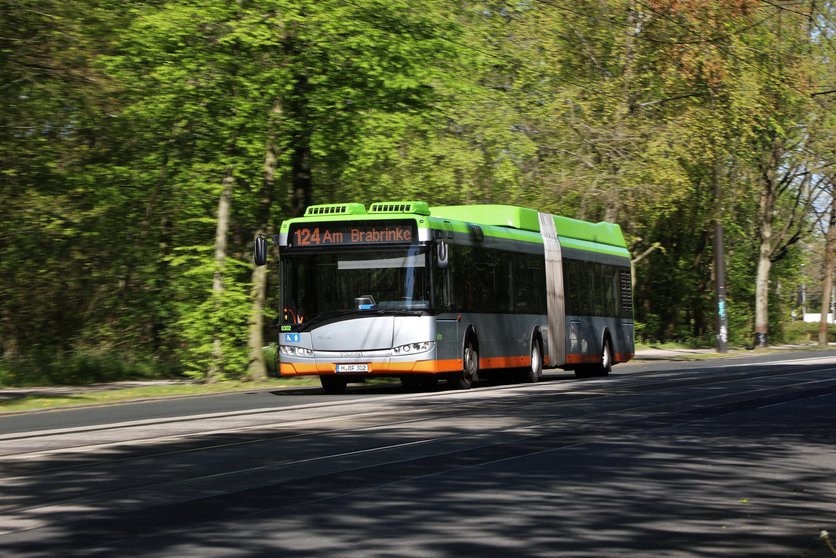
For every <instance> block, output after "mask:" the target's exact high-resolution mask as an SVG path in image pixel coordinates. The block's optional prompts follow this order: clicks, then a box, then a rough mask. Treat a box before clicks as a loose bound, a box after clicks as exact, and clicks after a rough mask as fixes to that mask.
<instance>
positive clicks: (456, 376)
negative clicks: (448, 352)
mask: <svg viewBox="0 0 836 558" xmlns="http://www.w3.org/2000/svg"><path fill="white" fill-rule="evenodd" d="M478 376H479V348H478V346H477V345H476V341H475V340H474V339H473V337H472V336H469V337H468V338H467V341H466V342H465V344H464V352H463V354H462V371H461V372H454V373H453V374H451V375H450V376H449V378H448V380H447V383H448V384H449V385H450V387H452V388H454V389H470V388H471V387H472V386H473V382H475V381H476V379H477V378H478Z"/></svg>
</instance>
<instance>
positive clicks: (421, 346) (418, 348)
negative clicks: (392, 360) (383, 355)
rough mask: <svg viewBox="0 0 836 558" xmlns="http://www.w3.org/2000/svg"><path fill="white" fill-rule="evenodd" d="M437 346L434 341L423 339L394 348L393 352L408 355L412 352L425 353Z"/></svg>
mask: <svg viewBox="0 0 836 558" xmlns="http://www.w3.org/2000/svg"><path fill="white" fill-rule="evenodd" d="M433 347H435V343H434V342H432V341H423V342H421V343H408V344H406V345H401V346H399V347H395V348H394V349H392V353H393V354H396V355H408V354H411V353H424V352H426V351H429V350H430V349H432V348H433Z"/></svg>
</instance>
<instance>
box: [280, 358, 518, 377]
mask: <svg viewBox="0 0 836 558" xmlns="http://www.w3.org/2000/svg"><path fill="white" fill-rule="evenodd" d="M358 364H368V365H369V371H368V372H367V374H381V375H383V374H410V373H412V374H438V373H443V372H458V371H459V370H461V369H462V361H461V359H455V358H454V359H444V360H419V361H415V362H368V363H363V362H358ZM529 365H531V357H530V356H515V357H486V358H480V359H479V368H481V369H486V370H487V369H490V368H517V367H523V366H529ZM279 370H280V374H281V375H282V376H305V375H317V374H336V373H337V365H336V363H333V362H319V363H316V364H304V363H298V362H282V363H280V365H279Z"/></svg>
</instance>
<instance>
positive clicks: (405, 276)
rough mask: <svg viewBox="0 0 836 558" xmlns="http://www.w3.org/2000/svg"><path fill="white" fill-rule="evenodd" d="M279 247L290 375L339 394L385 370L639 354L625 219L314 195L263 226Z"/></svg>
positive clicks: (454, 372)
mask: <svg viewBox="0 0 836 558" xmlns="http://www.w3.org/2000/svg"><path fill="white" fill-rule="evenodd" d="M270 241H272V242H274V243H277V244H278V247H279V256H280V266H281V281H280V285H281V286H280V289H281V291H280V294H281V297H280V298H281V308H282V310H283V311H282V312H281V317H280V320H279V321H280V331H279V360H280V363H279V371H280V374H281V376H299V375H316V376H319V378H320V380H321V383H322V387H323V388H324V390H325V391H326V392H329V393H341V392H343V391H345V389H346V385H347V384H348V383H351V382H360V381H364V380H365V379H366V378H369V377H374V376H392V377H399V378H400V379H401V381H402V382H403V383H404V384H405V385H407V386H411V387H423V386H431V385H434V384H436V383H437V382H438V380H439V379H440V378H443V379H445V380H446V381H447V383H448V384H449V385H450V386H452V387H455V388H460V389H467V388H470V387H471V385H472V384H473V382H474V381H475V380H476V379H477V377H478V376H479V375H482V376H487V375H490V374H491V373H498V374H512V375H514V376H515V378H516V379H518V380H520V381H528V382H536V381H538V380H539V379H540V377H541V375H542V373H543V369H545V368H556V367H560V368H563V369H567V370H574V372H575V374H576V376H579V377H586V376H604V375H607V374H608V373H609V372H610V369H611V367H612V365H613V364H614V363H619V362H624V361H627V360H629V359H630V358H632V357H633V355H634V343H633V301H632V285H631V275H630V256H629V253H628V251H627V248H626V245H625V243H624V237H623V236H622V234H621V229H620V228H619V227H618V225H614V224H611V223H597V224H594V223H588V222H585V221H579V220H576V219H570V218H567V217H560V216H555V215H550V214H547V213H541V212H538V211H536V210H533V209H527V208H522V207H512V206H507V205H468V206H446V207H429V206H428V205H427V204H426V203H424V202H417V201H412V202H410V201H406V202H379V203H373V204H372V205H371V206H370V207H369V208H368V209H367V208H366V207H365V206H364V205H363V204H359V203H347V204H331V205H315V206H311V207H309V208H308V209H307V211H306V212H305V215H304V216H302V217H298V218H294V219H289V220H286V221H284V222H283V223H282V225H281V229H280V234H278V235H275V236H271V237H267V236H263V235H262V236H259V237H257V238H256V242H255V261H256V264H257V265H263V264H264V263H265V262H266V259H267V249H268V244H269V243H270Z"/></svg>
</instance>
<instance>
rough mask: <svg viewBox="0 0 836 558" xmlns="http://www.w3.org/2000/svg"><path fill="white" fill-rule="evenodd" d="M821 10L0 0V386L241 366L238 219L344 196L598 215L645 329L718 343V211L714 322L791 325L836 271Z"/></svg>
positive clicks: (821, 1)
mask: <svg viewBox="0 0 836 558" xmlns="http://www.w3.org/2000/svg"><path fill="white" fill-rule="evenodd" d="M834 33H836V3H834V2H833V1H831V0H519V1H516V2H507V1H500V0H497V1H465V0H237V1H229V0H146V1H132V0H60V1H59V0H0V52H1V53H2V57H0V94H1V95H2V99H3V103H2V108H0V213H1V214H2V219H0V384H4V383H5V384H21V383H39V382H41V383H43V382H46V383H52V382H72V381H92V380H106V379H121V378H126V377H136V376H142V375H148V376H159V375H167V374H181V375H182V374H186V375H189V376H192V377H195V378H207V379H221V378H240V377H253V378H258V377H263V375H264V374H265V361H264V357H263V354H264V353H263V351H262V347H264V346H266V345H269V343H270V341H271V339H275V331H272V330H271V328H270V322H271V319H272V317H273V316H275V314H276V310H277V305H278V301H277V299H276V298H277V297H276V283H277V280H278V277H277V274H276V271H275V269H276V268H275V266H274V267H269V266H268V267H260V268H256V267H254V266H253V265H252V259H251V255H250V254H251V247H252V240H253V237H254V235H255V234H257V233H271V232H273V231H276V230H277V227H278V223H280V222H281V220H282V219H285V218H288V217H290V216H295V215H299V214H300V213H301V212H303V211H304V209H305V208H306V207H307V206H308V205H310V204H312V203H329V202H345V201H359V202H362V203H366V204H368V203H370V202H372V201H379V200H391V199H416V200H423V201H427V202H429V203H430V204H431V205H434V204H435V205H438V204H445V205H446V204H462V203H468V204H470V203H505V204H514V205H523V206H529V207H534V208H537V209H540V210H544V211H549V212H553V213H559V214H563V215H568V216H572V217H578V218H582V219H588V220H593V221H597V220H608V221H613V222H617V223H619V224H621V226H622V228H623V230H624V232H625V236H626V238H627V240H628V243H629V246H630V249H631V252H632V253H633V255H634V258H635V271H636V283H635V310H636V319H637V336H638V338H639V340H644V341H646V342H664V341H678V342H686V343H691V344H707V345H709V346H711V345H713V344H714V340H715V337H716V335H717V332H718V329H717V325H716V321H715V313H716V312H715V310H716V303H715V300H714V267H715V265H714V257H713V256H714V250H715V249H716V248H715V243H714V238H715V235H716V234H717V231H719V230H722V231H723V232H724V246H725V248H724V252H725V254H724V255H725V262H726V267H727V281H726V285H725V286H726V290H727V292H726V304H727V308H728V322H729V331H728V333H729V342H730V343H732V344H738V345H752V344H753V343H754V342H755V341H758V343H760V344H764V343H767V342H777V341H782V340H785V339H787V338H788V336H789V332H790V331H791V330H792V328H793V326H794V323H795V322H796V321H797V320H798V319H799V318H800V314H801V313H802V312H803V311H804V310H805V306H807V307H809V308H807V310H808V311H813V312H818V311H820V308H821V304H822V298H825V300H824V304H825V306H827V304H828V301H827V300H826V299H827V298H828V297H827V296H826V295H828V294H829V293H830V290H831V287H830V285H829V283H827V281H829V278H830V277H831V275H832V271H831V269H832V261H831V260H832V258H830V257H828V256H829V254H831V253H832V251H833V250H832V248H831V244H832V240H833V239H832V238H831V237H832V236H833V233H832V232H831V231H833V226H832V225H833V222H834V211H833V203H834V202H833V199H834V196H833V188H834V181H835V180H834V179H836V169H834V161H836V140H834V135H836V134H834V129H836V126H834V124H836V116H835V115H834V110H835V109H836V63H834V55H836V40H834ZM828 233H830V234H828ZM274 261H275V260H274ZM799 293H806V296H805V297H799ZM823 294H824V295H825V296H824V297H823V296H822V295H823ZM756 334H757V335H756ZM767 335H768V337H767Z"/></svg>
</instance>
